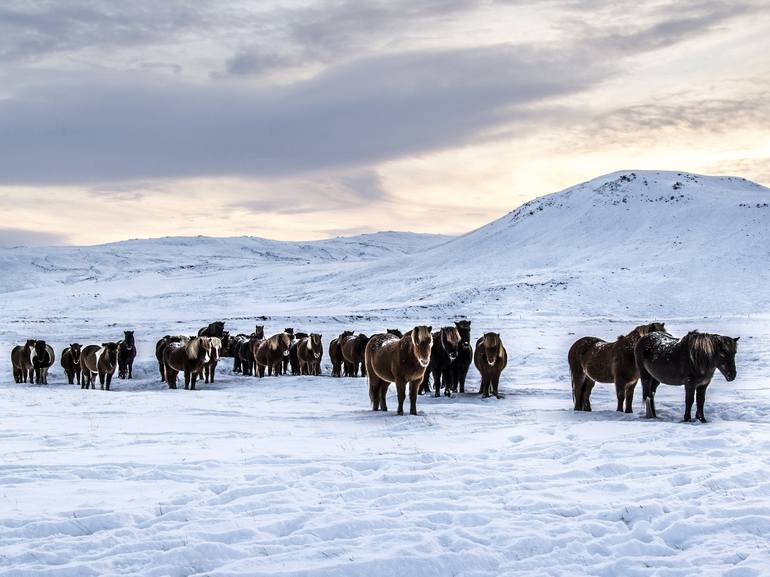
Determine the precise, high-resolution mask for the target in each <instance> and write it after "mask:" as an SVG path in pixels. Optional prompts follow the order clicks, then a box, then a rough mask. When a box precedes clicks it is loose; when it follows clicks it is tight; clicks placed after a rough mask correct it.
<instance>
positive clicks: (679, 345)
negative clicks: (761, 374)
mask: <svg viewBox="0 0 770 577" xmlns="http://www.w3.org/2000/svg"><path fill="white" fill-rule="evenodd" d="M738 339H740V337H735V338H732V337H727V336H722V335H712V334H709V333H699V332H698V331H691V332H689V333H687V334H686V335H685V336H683V337H682V338H681V339H678V340H677V339H676V338H675V337H672V336H671V335H669V334H668V333H663V332H655V333H650V334H648V335H645V336H643V337H642V338H641V339H639V342H638V343H636V348H635V349H634V357H635V359H636V364H637V366H638V368H639V376H640V378H641V381H642V397H643V398H644V403H645V407H646V415H647V417H648V418H655V417H656V416H657V415H656V414H655V391H656V390H657V388H658V385H659V384H660V383H665V384H667V385H684V392H685V397H684V419H683V420H684V421H685V422H690V421H691V420H692V413H691V412H692V404H693V402H694V401H695V402H696V403H697V406H696V409H695V418H696V419H698V420H699V421H700V422H701V423H705V422H707V421H706V415H705V413H704V411H703V409H704V404H705V402H706V388H707V387H708V386H709V383H711V379H712V378H713V377H714V372H715V371H716V370H717V369H718V370H719V372H720V373H722V376H724V378H725V379H726V380H727V382H728V383H729V382H732V381H734V380H735V377H736V376H737V371H736V369H735V354H736V352H737V351H738Z"/></svg>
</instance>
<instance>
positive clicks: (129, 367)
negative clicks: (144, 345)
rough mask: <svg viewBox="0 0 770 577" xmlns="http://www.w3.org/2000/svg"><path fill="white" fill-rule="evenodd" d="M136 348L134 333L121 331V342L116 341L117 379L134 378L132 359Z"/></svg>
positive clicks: (134, 356)
mask: <svg viewBox="0 0 770 577" xmlns="http://www.w3.org/2000/svg"><path fill="white" fill-rule="evenodd" d="M135 358H136V346H135V343H134V331H123V340H121V341H118V378H119V379H125V378H126V377H128V378H129V379H133V378H134V359H135Z"/></svg>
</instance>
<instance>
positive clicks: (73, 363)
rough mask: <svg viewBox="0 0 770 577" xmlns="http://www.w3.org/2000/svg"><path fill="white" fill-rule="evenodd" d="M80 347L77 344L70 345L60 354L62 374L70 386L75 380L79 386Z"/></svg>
mask: <svg viewBox="0 0 770 577" xmlns="http://www.w3.org/2000/svg"><path fill="white" fill-rule="evenodd" d="M81 348H82V347H81V346H80V344H78V343H72V344H70V346H68V347H67V348H66V349H64V350H63V351H62V353H61V361H59V362H60V363H61V367H62V368H63V369H64V374H65V375H67V381H68V382H69V384H70V385H73V384H75V378H77V380H78V385H79V384H80V352H81Z"/></svg>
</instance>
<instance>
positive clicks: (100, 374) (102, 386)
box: [99, 371, 104, 391]
mask: <svg viewBox="0 0 770 577" xmlns="http://www.w3.org/2000/svg"><path fill="white" fill-rule="evenodd" d="M99 389H100V390H102V391H103V390H104V373H102V372H101V371H100V372H99Z"/></svg>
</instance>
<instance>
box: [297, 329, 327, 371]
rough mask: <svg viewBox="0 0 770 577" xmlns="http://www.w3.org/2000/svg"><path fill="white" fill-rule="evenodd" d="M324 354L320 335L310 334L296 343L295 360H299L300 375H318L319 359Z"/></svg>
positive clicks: (319, 368) (319, 369)
mask: <svg viewBox="0 0 770 577" xmlns="http://www.w3.org/2000/svg"><path fill="white" fill-rule="evenodd" d="M323 354H324V346H323V343H322V342H321V335H319V334H318V333H311V334H310V336H308V337H305V338H304V339H301V340H299V341H298V342H297V359H298V360H299V370H300V374H302V375H320V374H321V357H323Z"/></svg>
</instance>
